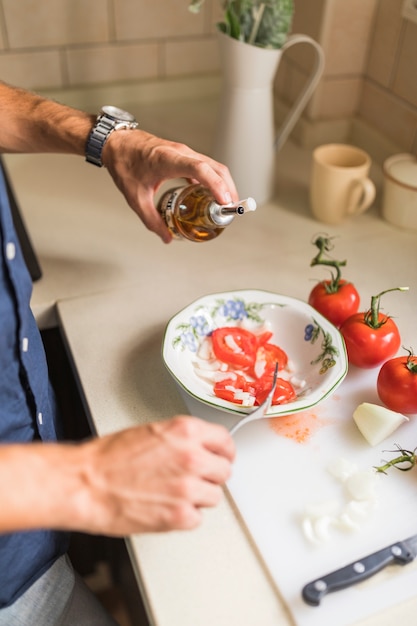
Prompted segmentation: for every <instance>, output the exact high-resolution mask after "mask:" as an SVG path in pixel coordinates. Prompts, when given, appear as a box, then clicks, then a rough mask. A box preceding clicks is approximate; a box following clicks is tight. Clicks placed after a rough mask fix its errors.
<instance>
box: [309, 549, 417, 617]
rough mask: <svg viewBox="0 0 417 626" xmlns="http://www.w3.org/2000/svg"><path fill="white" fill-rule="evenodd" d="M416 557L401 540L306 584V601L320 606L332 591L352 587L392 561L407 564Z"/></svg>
mask: <svg viewBox="0 0 417 626" xmlns="http://www.w3.org/2000/svg"><path fill="white" fill-rule="evenodd" d="M413 559H414V555H413V554H412V552H410V550H409V549H408V548H407V546H406V545H405V543H404V542H402V541H399V542H397V543H394V544H392V545H391V546H389V547H388V548H383V549H382V550H379V551H378V552H374V553H373V554H371V555H369V556H366V557H365V558H363V559H359V560H358V561H354V562H353V563H350V564H349V565H346V566H345V567H342V568H341V569H338V570H335V571H334V572H332V573H331V574H327V575H326V576H323V577H322V578H317V579H316V580H314V581H312V582H311V583H308V584H307V585H305V587H304V588H303V591H302V596H303V599H304V601H305V602H306V603H307V604H310V605H311V606H318V605H319V604H320V600H321V599H322V598H323V597H324V596H325V595H326V594H327V593H330V592H332V591H337V590H338V589H344V588H345V587H350V585H354V584H355V583H358V582H360V581H362V580H365V579H366V578H369V577H370V576H373V575H374V574H376V573H377V572H379V571H380V570H382V569H383V568H384V567H386V566H387V565H390V563H398V564H399V565H405V564H406V563H410V562H411V561H412V560H413Z"/></svg>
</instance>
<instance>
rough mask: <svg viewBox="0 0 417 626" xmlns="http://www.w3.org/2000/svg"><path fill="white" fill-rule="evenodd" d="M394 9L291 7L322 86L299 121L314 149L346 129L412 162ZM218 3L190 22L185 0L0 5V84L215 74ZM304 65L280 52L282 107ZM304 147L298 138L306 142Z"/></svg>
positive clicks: (409, 60) (413, 117)
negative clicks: (312, 48) (390, 146)
mask: <svg viewBox="0 0 417 626" xmlns="http://www.w3.org/2000/svg"><path fill="white" fill-rule="evenodd" d="M402 2H403V0H349V1H348V2H346V0H295V7H296V12H295V19H294V25H293V31H294V32H303V33H307V34H310V35H311V36H312V37H314V38H315V39H316V40H318V41H319V42H320V43H321V44H322V46H323V48H324V50H325V54H326V69H325V73H324V76H323V79H322V81H321V83H320V85H319V87H318V89H317V91H316V93H315V95H314V97H313V98H312V100H311V102H310V104H309V106H308V108H307V110H306V112H305V114H304V120H305V121H306V125H307V127H308V128H309V129H310V130H312V131H314V130H317V129H318V130H319V132H318V133H317V132H312V137H313V140H314V137H316V138H319V139H326V140H327V139H329V140H331V139H332V138H333V137H335V138H339V137H341V136H343V135H344V137H345V138H346V139H349V132H350V129H351V123H352V119H356V120H361V121H362V122H364V123H365V124H367V125H369V126H370V127H371V128H373V129H374V130H375V131H376V132H378V133H382V134H383V135H384V136H385V137H387V138H388V139H389V140H390V141H392V142H393V143H394V144H396V145H397V146H398V147H399V148H400V149H402V150H407V151H412V152H415V153H417V25H415V24H411V23H409V22H406V21H405V20H403V19H402V18H401V6H402ZM220 4H221V2H220V0H206V3H205V5H204V8H203V10H202V12H201V13H200V14H199V15H193V14H191V13H190V12H189V11H188V10H187V5H188V0H0V78H1V79H2V80H5V81H8V82H11V83H14V84H19V85H21V86H23V87H27V88H31V89H35V90H36V89H38V90H55V92H56V90H59V89H68V88H79V87H81V88H84V87H87V86H88V87H91V85H105V84H111V83H124V84H129V82H133V81H134V82H137V81H143V82H142V84H143V89H146V86H147V85H149V84H151V83H153V82H162V83H164V82H165V81H167V80H172V79H177V78H179V77H187V78H194V77H197V76H198V77H200V78H201V77H204V76H207V77H209V76H214V75H216V74H217V72H218V69H219V59H218V52H217V45H216V40H215V36H214V33H215V27H214V24H215V22H216V20H217V19H218V17H219V15H220ZM310 63H311V59H310V54H309V52H308V50H307V49H303V47H302V46H300V47H299V49H298V50H295V51H294V52H292V51H290V52H288V53H287V54H286V55H285V57H284V59H283V62H282V63H281V65H280V69H279V72H278V76H277V81H276V92H277V95H278V97H279V100H280V101H287V103H291V101H293V100H294V98H295V95H296V93H298V91H299V89H300V87H301V85H302V82H303V81H304V80H305V76H306V72H307V70H308V67H309V64H310ZM307 141H308V137H307Z"/></svg>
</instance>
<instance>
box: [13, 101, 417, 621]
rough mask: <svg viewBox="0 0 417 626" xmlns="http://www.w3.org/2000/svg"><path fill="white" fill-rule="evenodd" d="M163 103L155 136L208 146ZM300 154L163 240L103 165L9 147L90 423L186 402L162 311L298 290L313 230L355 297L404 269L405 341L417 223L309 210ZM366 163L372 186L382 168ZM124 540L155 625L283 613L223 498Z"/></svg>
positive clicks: (152, 112)
mask: <svg viewBox="0 0 417 626" xmlns="http://www.w3.org/2000/svg"><path fill="white" fill-rule="evenodd" d="M205 106H206V107H207V106H208V105H207V103H206V104H205ZM127 108H128V107H127ZM130 108H131V110H132V107H130ZM201 111H202V109H201V108H199V115H201V114H202V113H201ZM172 113H173V116H172V122H171V123H172V127H171V128H169V127H164V128H163V130H164V134H165V136H170V134H171V136H172V138H178V139H181V140H183V141H186V142H188V143H191V144H193V145H194V146H195V147H196V148H197V149H199V150H202V151H203V150H208V149H209V147H208V146H207V139H208V137H209V136H210V133H209V130H210V123H208V124H206V125H204V128H203V127H202V125H201V124H200V119H199V118H198V119H197V121H196V122H195V125H194V126H193V123H192V119H193V118H192V114H190V109H188V110H187V106H185V105H184V106H178V107H177V108H176V109H175V110H174V111H173V112H172ZM141 119H142V120H144V119H145V120H146V122H147V124H146V126H147V128H149V129H150V130H152V131H153V132H158V122H159V121H160V120H163V124H162V125H165V126H166V124H167V121H166V119H167V118H166V117H164V116H163V115H162V113H161V109H158V108H157V107H156V108H155V107H153V108H151V107H150V108H149V109H148V110H145V111H142V117H141ZM210 119H211V118H210ZM185 120H187V122H186V121H185ZM190 120H191V121H190ZM200 126H201V128H202V130H201V132H200V133H199V129H200ZM173 128H175V131H173V130H172V129H173ZM171 131H172V132H171ZM175 133H176V135H175ZM160 134H163V133H162V132H160ZM196 142H197V143H196ZM310 158H311V157H310V153H309V152H308V151H304V150H302V149H300V148H298V147H296V146H294V145H292V144H291V143H287V145H286V146H285V147H284V149H283V150H282V151H281V153H280V154H279V155H278V158H277V190H276V194H275V198H274V201H273V202H270V203H268V204H266V205H265V206H263V207H260V208H258V210H257V211H256V212H255V213H253V214H249V215H246V216H244V217H242V218H241V219H236V220H235V221H234V222H233V223H232V224H231V226H229V227H228V228H227V229H226V231H225V232H224V233H223V234H222V235H221V236H220V237H219V238H218V239H216V240H214V241H212V242H208V243H203V244H192V243H188V242H184V243H183V242H181V243H180V242H173V243H172V244H171V245H169V246H165V245H163V244H162V243H160V241H159V240H158V239H157V238H156V237H155V236H154V235H153V234H151V233H149V232H148V231H146V229H145V228H144V227H143V226H142V225H141V223H140V222H139V220H138V219H137V218H136V216H135V215H134V214H133V213H132V212H131V211H130V210H129V209H128V208H127V207H125V205H124V201H123V198H122V197H121V195H120V194H119V192H118V191H117V190H116V189H115V188H114V186H113V184H112V182H111V180H110V178H109V176H108V174H107V172H105V170H99V169H96V168H93V167H91V166H89V165H87V164H85V163H84V162H83V160H82V159H77V158H75V157H70V156H59V157H57V156H54V155H40V156H34V155H29V156H27V155H9V156H7V157H6V158H5V162H6V166H7V168H8V171H9V173H10V176H11V179H12V182H13V184H14V186H15V190H16V193H17V197H18V201H19V203H20V206H21V208H22V212H23V215H24V218H25V221H26V224H27V226H28V228H29V231H30V234H31V238H32V241H33V243H34V245H35V248H36V250H37V253H38V255H39V259H40V262H41V265H42V269H43V278H42V279H41V280H40V281H38V282H37V283H36V284H35V287H34V293H33V301H32V304H33V309H34V312H35V315H36V317H37V320H38V323H39V325H40V326H41V327H43V328H46V327H48V326H54V325H56V324H59V325H60V327H61V328H62V331H63V334H64V336H65V340H66V343H67V346H68V349H69V351H70V354H71V358H72V361H73V363H74V368H75V371H76V375H77V376H78V378H79V381H80V387H81V390H82V393H83V394H84V397H85V403H86V406H87V410H88V413H89V417H90V420H91V422H92V424H93V426H94V428H95V429H96V431H97V433H98V434H99V435H101V434H104V433H107V432H111V431H113V430H116V429H120V428H124V427H127V426H131V425H133V424H137V423H143V422H146V421H148V420H153V419H160V418H162V419H163V418H165V417H169V416H170V415H173V414H175V413H178V412H185V411H186V405H185V404H184V401H183V399H182V397H181V395H180V394H179V392H178V390H177V387H176V386H175V384H174V382H173V381H172V379H171V378H170V376H169V374H168V373H167V371H166V370H165V368H164V366H163V363H162V359H161V342H162V339H163V333H164V328H165V325H166V323H167V321H168V320H169V319H170V317H172V316H173V315H174V314H175V313H176V312H177V311H178V310H179V309H182V308H183V307H184V306H186V305H187V304H189V303H190V302H192V301H193V300H195V299H197V298H199V297H200V296H202V295H205V294H207V293H210V292H218V291H227V290H235V289H246V288H257V289H265V290H269V291H276V292H278V293H284V294H286V295H290V296H293V297H297V298H300V299H303V300H305V299H306V298H307V296H308V293H309V291H310V290H311V288H312V286H313V285H314V284H315V281H317V280H319V279H322V278H323V277H324V274H323V271H322V270H321V269H320V268H310V267H309V263H310V260H311V258H312V257H313V256H314V254H315V248H314V247H313V246H312V245H311V239H312V237H313V236H314V235H315V234H316V233H317V232H319V231H321V232H322V231H325V232H327V233H329V234H330V235H332V236H335V237H336V239H335V256H336V257H337V258H347V259H348V265H347V267H346V269H345V270H344V276H345V277H346V278H348V279H351V280H352V281H354V282H355V284H356V286H357V288H358V290H359V292H360V293H361V296H362V302H363V303H364V306H366V305H367V303H368V302H369V300H370V297H371V295H373V294H375V293H378V292H380V291H382V290H384V289H387V288H390V287H394V286H398V284H399V281H400V283H401V284H405V285H409V286H410V292H409V293H408V294H387V295H386V296H385V299H384V302H383V306H384V310H387V311H388V312H393V314H394V313H395V319H396V320H397V322H398V323H399V325H400V327H401V333H402V339H403V344H404V345H405V346H411V345H413V343H414V344H415V328H414V324H415V311H416V309H417V296H416V293H415V292H414V291H415V289H413V287H415V283H416V269H415V268H416V266H417V246H416V243H417V233H416V232H414V233H407V232H404V231H401V230H398V229H396V228H393V227H391V226H390V225H388V224H387V223H385V222H384V221H382V219H381V218H380V217H379V213H378V210H377V206H378V201H377V203H376V207H374V208H373V209H371V210H370V211H368V212H367V213H365V214H364V215H362V216H359V217H357V218H356V219H355V220H352V221H349V222H346V223H345V224H343V225H341V226H338V227H327V226H323V225H322V224H319V223H318V222H316V221H315V220H313V219H312V217H311V216H310V212H309V209H308V172H309V167H310ZM373 175H374V179H375V180H376V181H377V182H378V181H379V176H380V174H379V172H378V170H377V169H374V172H373ZM161 389H163V393H161ZM127 544H128V547H129V550H130V553H131V558H132V563H133V565H134V568H135V571H136V574H137V579H138V584H139V586H140V587H141V590H142V592H143V594H144V598H145V602H146V604H147V607H148V611H149V616H150V619H151V622H152V624H155V625H157V626H177V625H178V626H213V625H214V624H216V626H223V625H224V626H226V625H227V626H230V625H233V626H234V625H235V624H236V626H237V625H239V626H252V625H253V624H262V626H269V625H271V626H272V625H274V626H287V625H289V624H291V623H292V622H291V619H290V617H289V614H288V612H287V610H286V608H285V605H284V603H283V602H282V600H281V598H280V594H279V591H278V590H277V589H276V587H275V585H274V582H273V580H272V579H271V577H270V576H269V574H268V571H267V569H266V567H265V566H264V564H263V561H262V558H261V557H260V555H259V554H258V552H257V550H256V547H255V546H254V544H253V542H252V540H251V537H250V535H249V533H248V532H247V531H246V529H245V526H244V524H243V522H242V520H241V519H240V515H239V512H238V511H237V510H236V509H235V507H234V504H233V502H232V501H231V499H230V498H229V496H228V495H227V494H225V497H224V499H223V501H222V503H221V505H220V506H219V507H217V508H216V509H213V510H207V511H206V512H205V514H204V523H203V525H202V526H201V527H200V528H199V529H196V530H195V531H192V532H186V533H180V532H174V533H168V534H163V535H161V534H151V535H143V536H134V537H130V538H128V539H127ZM304 582H305V581H304ZM416 611H417V595H416V598H415V599H413V600H412V601H410V602H408V603H406V604H403V605H401V606H399V607H395V608H393V609H391V610H389V611H385V612H384V614H382V615H378V616H375V617H374V618H372V619H369V620H367V621H366V622H362V623H361V626H365V624H366V626H391V625H392V623H394V621H399V620H401V619H402V620H404V621H405V620H409V616H410V615H412V614H413V615H415V614H416ZM323 626H324V625H323Z"/></svg>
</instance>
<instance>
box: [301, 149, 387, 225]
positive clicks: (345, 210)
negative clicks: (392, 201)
mask: <svg viewBox="0 0 417 626" xmlns="http://www.w3.org/2000/svg"><path fill="white" fill-rule="evenodd" d="M370 167H371V158H370V156H369V155H368V154H367V153H366V152H364V150H361V149H360V148H356V147H355V146H351V145H347V144H326V145H323V146H319V147H318V148H316V149H315V150H314V152H313V165H312V171H311V184H310V205H311V211H312V213H313V215H314V217H315V218H316V219H318V220H319V221H320V222H324V223H325V224H340V223H341V222H343V221H344V220H345V219H346V218H347V217H349V216H352V215H358V214H359V213H363V211H365V210H366V209H368V208H369V207H370V206H371V204H372V202H373V200H374V198H375V185H374V183H373V182H372V181H371V179H370V178H369V170H370Z"/></svg>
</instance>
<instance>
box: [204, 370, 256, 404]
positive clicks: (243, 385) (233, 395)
mask: <svg viewBox="0 0 417 626" xmlns="http://www.w3.org/2000/svg"><path fill="white" fill-rule="evenodd" d="M213 389H214V393H215V395H216V396H217V397H218V398H222V399H223V400H227V401H228V402H233V403H234V404H243V398H242V392H245V393H249V394H250V395H251V396H253V397H255V393H256V388H255V387H254V385H253V383H250V382H249V381H248V380H246V378H245V377H244V376H241V375H240V374H236V375H235V376H234V377H232V376H231V377H230V378H226V379H224V380H221V381H218V382H217V383H215V384H214V387H213ZM245 404H248V402H245Z"/></svg>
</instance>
